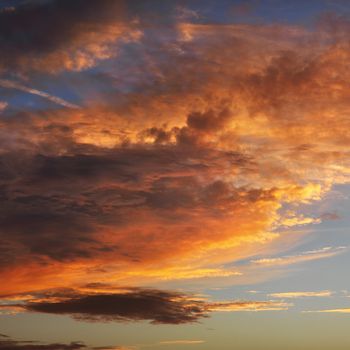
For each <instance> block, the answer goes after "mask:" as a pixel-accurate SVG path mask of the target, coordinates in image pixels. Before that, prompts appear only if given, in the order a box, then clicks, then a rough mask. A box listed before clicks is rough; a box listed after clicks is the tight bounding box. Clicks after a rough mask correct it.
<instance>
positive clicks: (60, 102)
mask: <svg viewBox="0 0 350 350" xmlns="http://www.w3.org/2000/svg"><path fill="white" fill-rule="evenodd" d="M0 86H1V87H4V88H7V89H16V90H19V91H23V92H27V93H29V94H32V95H36V96H40V97H42V98H44V99H46V100H48V101H50V102H53V103H55V104H57V105H60V106H62V107H66V108H73V109H79V108H80V107H79V106H78V105H75V104H73V103H70V102H67V101H65V100H63V99H62V98H60V97H57V96H53V95H50V94H48V93H47V92H44V91H40V90H37V89H33V88H29V87H26V86H24V85H22V84H19V83H17V82H14V81H10V80H6V79H0ZM0 109H1V107H0Z"/></svg>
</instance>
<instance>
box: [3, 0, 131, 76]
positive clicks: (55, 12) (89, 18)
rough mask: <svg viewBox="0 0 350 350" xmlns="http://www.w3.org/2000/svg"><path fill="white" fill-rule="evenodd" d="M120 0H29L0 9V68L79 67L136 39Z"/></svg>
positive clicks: (109, 55) (92, 64)
mask: <svg viewBox="0 0 350 350" xmlns="http://www.w3.org/2000/svg"><path fill="white" fill-rule="evenodd" d="M126 15H127V14H126V12H125V7H124V4H123V1H119V0H117V1H114V0H92V1H84V0H77V1H66V0H63V1H62V0H59V1H57V0H53V1H30V2H25V3H23V4H22V5H19V6H18V7H14V8H12V7H10V8H9V7H7V8H3V9H2V10H0V50H1V52H2V54H1V59H0V71H1V69H3V70H11V69H15V70H17V69H20V70H24V71H26V70H31V69H37V70H47V71H51V72H55V71H59V70H62V69H68V70H81V69H85V68H90V67H92V66H94V65H95V62H96V61H98V60H101V59H106V58H109V57H112V56H113V55H114V53H115V52H114V51H115V50H113V48H112V47H111V46H110V45H111V44H115V41H116V40H118V39H125V40H130V39H132V38H134V39H135V38H136V37H137V34H136V32H133V29H132V28H131V26H127V24H126V22H125V21H126V20H127V18H126Z"/></svg>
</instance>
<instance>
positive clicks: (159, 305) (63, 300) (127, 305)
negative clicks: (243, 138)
mask: <svg viewBox="0 0 350 350" xmlns="http://www.w3.org/2000/svg"><path fill="white" fill-rule="evenodd" d="M103 289H104V290H103ZM6 300H7V302H6V304H4V305H2V306H0V308H2V309H5V310H6V309H8V310H15V311H17V312H23V311H26V312H39V313H48V314H56V315H70V316H72V317H74V318H75V319H77V320H82V321H100V322H111V321H117V322H127V321H150V322H151V323H153V324H184V323H193V322H198V321H200V320H201V319H203V318H205V317H208V315H209V313H211V312H219V311H231V312H233V311H279V310H287V309H288V307H289V304H286V303H284V302H279V301H277V302H276V301H269V300H267V301H240V300H237V301H219V302H211V301H208V300H206V299H204V298H203V297H199V296H196V295H190V294H184V293H179V292H174V291H163V290H157V289H140V288H130V289H128V288H121V289H119V290H116V289H115V288H112V287H108V286H106V285H102V284H92V285H90V286H86V288H85V289H82V290H79V289H75V290H74V289H65V290H62V289H61V290H48V291H41V292H37V293H35V292H34V293H29V294H27V295H8V296H2V297H1V301H6ZM11 300H21V303H19V304H15V303H12V304H11V303H10V301H11Z"/></svg>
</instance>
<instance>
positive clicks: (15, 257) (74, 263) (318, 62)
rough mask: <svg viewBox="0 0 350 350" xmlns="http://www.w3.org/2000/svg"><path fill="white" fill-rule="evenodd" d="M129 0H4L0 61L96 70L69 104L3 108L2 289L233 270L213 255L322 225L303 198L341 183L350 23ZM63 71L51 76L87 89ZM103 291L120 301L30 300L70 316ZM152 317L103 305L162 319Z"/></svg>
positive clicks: (31, 68) (2, 65) (223, 257)
mask: <svg viewBox="0 0 350 350" xmlns="http://www.w3.org/2000/svg"><path fill="white" fill-rule="evenodd" d="M135 6H136V5H134V6H131V5H127V4H125V3H123V2H121V1H109V0H104V1H74V2H72V1H44V2H41V1H31V2H29V3H26V4H22V5H20V6H18V7H15V8H13V9H12V8H11V9H2V10H1V12H0V49H1V52H2V53H4V54H2V55H1V58H0V69H2V70H3V71H4V72H6V73H8V72H9V71H11V70H14V71H16V72H17V73H18V72H21V74H25V73H24V72H26V73H27V74H29V73H28V72H30V74H32V75H33V76H35V77H36V78H37V79H38V77H39V78H40V77H41V75H40V74H44V73H45V74H46V77H51V79H54V78H53V75H52V76H51V75H50V74H57V73H58V72H66V73H67V72H70V74H73V73H72V71H79V70H82V69H85V68H91V67H94V70H92V71H90V72H89V74H88V75H87V76H86V77H85V76H84V77H85V79H87V80H86V81H89V79H91V80H90V82H93V83H94V84H96V85H97V86H98V87H99V88H98V92H96V94H95V95H94V94H92V95H93V96H94V97H95V98H92V99H89V98H86V100H84V96H81V102H82V103H81V108H65V106H64V104H62V103H61V104H59V105H57V106H55V108H49V107H45V108H35V109H34V108H33V109H31V110H29V109H28V110H25V111H23V110H21V109H20V108H17V109H16V108H12V109H11V106H10V107H9V106H8V104H7V102H6V103H5V102H3V103H2V102H1V104H0V106H2V107H1V108H0V209H1V210H0V237H1V241H0V271H1V274H2V276H3V278H6V280H7V281H8V283H7V284H6V285H2V286H1V289H2V290H3V292H4V293H11V292H14V291H16V292H22V291H23V292H24V291H27V290H39V289H46V288H56V287H67V286H73V287H74V286H75V285H77V284H79V283H80V282H81V281H82V280H84V279H85V278H86V277H87V276H88V277H89V279H90V280H95V279H96V280H102V281H107V282H108V281H110V280H112V281H114V282H115V281H118V282H120V283H121V282H123V283H129V282H130V281H131V282H135V281H137V282H139V281H142V282H143V283H145V282H147V281H148V280H150V279H151V280H154V279H155V280H164V279H186V278H188V279H193V278H200V277H203V276H211V277H212V276H215V275H223V276H225V274H226V275H229V276H232V271H231V270H232V265H231V270H229V268H226V265H225V264H227V263H234V262H235V261H236V260H239V259H240V258H245V257H247V256H249V255H254V254H255V251H256V248H257V247H259V249H260V248H261V247H263V246H268V244H269V243H270V242H271V241H273V240H274V239H275V238H277V237H279V235H280V234H279V233H277V232H279V231H280V229H284V230H286V229H287V228H289V229H291V228H293V227H295V226H298V225H303V224H311V223H319V222H320V220H322V218H320V217H316V216H312V215H310V216H304V215H302V214H300V213H298V210H299V208H301V207H302V206H305V205H307V204H310V203H312V202H313V201H317V200H321V199H322V197H323V196H324V195H325V194H326V193H327V192H328V191H329V190H330V189H331V187H332V186H333V185H334V184H344V183H348V181H349V166H350V164H349V144H350V133H349V131H348V130H349V127H350V125H349V124H350V120H349V118H348V115H349V112H350V104H349V101H350V99H349V97H350V96H349V89H348V81H349V78H350V77H349V74H350V73H349V69H348V68H349V53H350V50H349V40H348V38H349V23H348V21H347V20H346V19H344V18H341V17H335V16H333V17H332V16H329V17H327V18H326V17H325V18H322V19H320V21H319V23H318V24H317V26H316V27H314V28H306V27H302V26H292V25H282V24H279V25H274V26H272V25H268V24H255V25H254V24H249V25H243V24H212V23H210V24H208V23H205V22H203V21H202V22H198V21H197V22H196V21H195V20H193V21H191V18H184V17H181V16H177V17H176V10H175V9H174V16H172V17H171V25H170V24H169V26H165V25H164V23H162V22H161V21H160V20H159V18H158V20H155V21H154V23H152V25H150V22H151V21H150V19H149V18H148V19H147V18H140V16H139V14H138V12H137V11H136V12H135V9H134V7H135ZM136 7H137V6H136ZM133 11H134V12H133ZM49 15H50V16H49ZM155 17H156V16H155ZM29 24H33V25H29ZM43 33H45V35H43ZM131 41H132V45H131V44H130V42H131ZM119 46H120V47H121V48H123V50H121V51H120V56H119V55H118V56H115V54H116V50H117V47H119ZM35 74H37V75H35ZM75 74H77V75H74V77H73V78H72V76H69V77H70V78H67V76H64V79H68V80H67V81H71V82H72V84H73V85H74V84H75V87H76V90H78V91H79V89H81V90H82V91H83V90H84V88H85V85H84V84H83V83H82V81H84V80H80V79H82V78H81V75H79V74H82V73H75ZM58 76H59V75H55V77H58ZM26 78H28V77H26ZM23 79H24V78H23ZM55 79H56V78H55ZM57 79H58V78H57ZM62 79H63V78H62ZM69 79H71V80H69ZM107 91H108V92H107ZM58 92H59V91H58ZM46 96H47V95H46ZM50 96H51V95H50ZM96 96H98V98H97V97H96ZM51 100H52V98H51ZM56 101H57V100H56ZM58 101H61V100H58ZM261 249H262V248H261ZM28 271H30V272H31V273H30V276H29V274H28ZM128 297H130V295H129V296H128ZM143 297H144V298H145V296H143ZM146 297H147V296H146ZM151 297H160V298H161V301H163V299H162V296H159V295H158V296H157V295H152V296H151ZM108 298H110V299H111V300H112V301H113V302H116V303H118V302H119V299H120V298H121V296H120V295H117V296H115V295H109V296H108V295H103V296H95V295H93V296H85V295H84V296H83V297H81V298H78V299H74V300H71V301H68V302H64V303H63V302H62V305H61V304H60V305H56V306H52V305H51V304H50V305H45V304H41V305H40V304H33V305H31V307H32V309H33V310H35V308H40V307H42V308H44V307H47V308H51V307H62V308H63V309H64V308H66V309H65V310H66V311H67V313H71V314H78V313H79V312H78V311H74V310H78V309H76V308H77V307H78V306H80V305H83V306H84V307H85V306H86V305H88V306H86V307H90V305H91V303H92V304H93V303H94V302H97V303H99V306H100V307H101V308H103V305H104V304H103V303H104V302H105V300H106V299H108ZM146 299H147V298H146ZM146 299H142V298H141V299H137V300H139V301H140V302H143V301H144V300H146ZM111 300H109V301H111ZM145 302H146V301H145ZM79 303H80V304H79ZM77 304H78V305H77ZM171 305H173V304H171ZM163 306H164V307H165V308H167V307H168V304H167V303H166V302H165V304H163ZM176 306H179V307H180V314H181V311H182V309H181V307H182V306H183V305H182V304H181V303H180V304H179V305H178V304H176ZM185 306H186V305H185ZM91 307H92V306H91ZM88 310H91V309H88ZM162 310H163V309H162ZM38 311H39V310H38ZM166 311H168V309H166ZM175 311H178V310H177V309H176V310H175ZM147 312H148V311H147ZM147 312H146V315H145V314H144V315H142V316H133V315H132V314H127V312H126V314H125V315H123V314H122V313H121V314H118V313H116V315H112V317H117V318H118V317H121V318H123V317H125V318H126V319H128V318H129V319H133V318H136V319H137V318H138V317H139V318H140V319H150V320H151V321H154V322H161V320H162V319H161V318H159V319H157V318H155V317H154V318H151V317H150V316H147V315H148V314H147ZM186 312H187V309H186ZM201 312H202V310H199V313H201ZM57 313H58V312H57ZM86 313H87V314H89V312H86ZM194 313H195V315H194V316H193V315H192V316H191V314H190V316H189V317H194V318H196V317H197V314H196V312H195V311H194ZM81 314H83V315H84V312H82V313H81ZM92 316H93V315H92ZM105 316H108V315H102V317H105ZM180 316H181V315H180ZM187 316H188V314H187V313H186V317H187ZM174 323H176V322H174Z"/></svg>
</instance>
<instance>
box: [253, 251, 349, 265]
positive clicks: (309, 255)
mask: <svg viewBox="0 0 350 350" xmlns="http://www.w3.org/2000/svg"><path fill="white" fill-rule="evenodd" d="M347 250H348V247H324V248H322V249H317V250H310V251H306V252H303V253H301V254H298V255H287V256H282V257H276V258H262V259H257V260H252V261H251V262H252V263H253V264H256V265H259V266H284V265H292V264H298V263H303V262H308V261H313V260H319V259H326V258H331V257H334V256H337V255H339V254H342V253H345V252H346V251H347Z"/></svg>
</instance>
